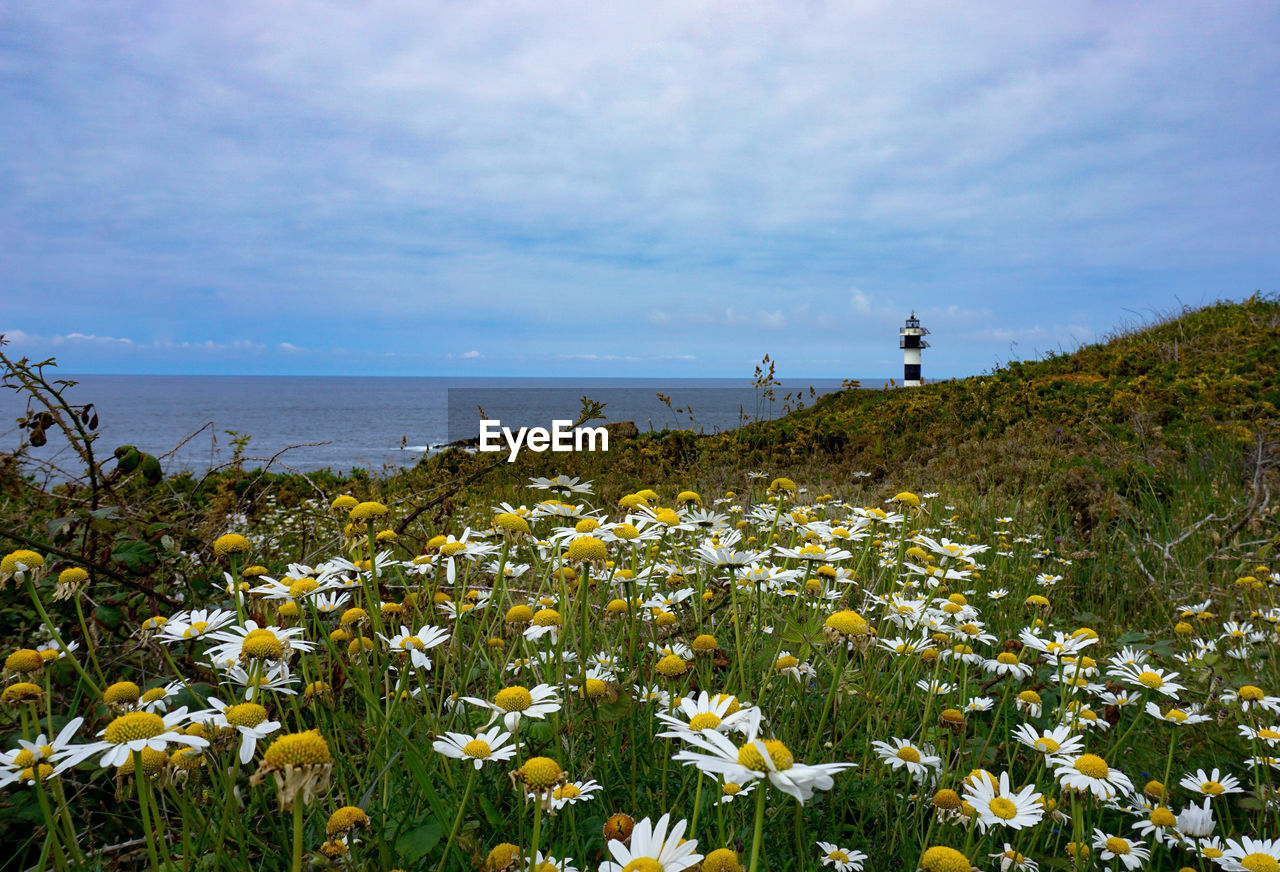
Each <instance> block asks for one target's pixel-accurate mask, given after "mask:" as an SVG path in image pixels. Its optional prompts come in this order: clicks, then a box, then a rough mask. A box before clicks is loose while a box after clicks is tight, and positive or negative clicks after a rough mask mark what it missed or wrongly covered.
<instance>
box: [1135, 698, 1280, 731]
mask: <svg viewBox="0 0 1280 872" xmlns="http://www.w3.org/2000/svg"><path fill="white" fill-rule="evenodd" d="M1146 711H1147V714H1149V715H1151V717H1153V718H1155V719H1156V720H1159V721H1164V722H1166V723H1170V724H1177V725H1178V726H1183V727H1186V726H1191V725H1192V724H1203V723H1205V722H1206V721H1211V720H1213V718H1211V717H1209V716H1208V715H1203V714H1201V713H1200V708H1199V706H1188V707H1187V708H1185V709H1181V708H1177V707H1173V708H1170V709H1169V710H1168V711H1166V712H1161V711H1160V706H1158V705H1156V704H1155V703H1154V702H1149V703H1147V708H1146ZM1278 735H1280V734H1278Z"/></svg>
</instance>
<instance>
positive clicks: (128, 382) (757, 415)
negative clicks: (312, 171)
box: [0, 374, 886, 480]
mask: <svg viewBox="0 0 1280 872" xmlns="http://www.w3.org/2000/svg"><path fill="white" fill-rule="evenodd" d="M59 377H60V378H67V379H71V380H73V381H75V382H76V384H75V385H74V386H73V387H71V388H70V389H69V390H68V391H67V394H66V397H67V399H68V401H70V402H71V403H73V404H87V403H92V404H93V411H94V412H96V414H97V417H98V429H97V432H98V434H99V438H98V440H97V441H96V443H95V448H96V450H97V452H98V454H99V456H107V455H109V454H110V453H111V452H112V451H113V450H114V449H115V447H116V446H119V445H133V446H136V447H137V448H138V449H140V450H142V451H146V452H149V453H151V454H154V455H156V456H157V457H160V458H161V460H162V464H163V467H164V469H165V472H166V473H168V474H172V473H176V472H181V471H189V472H193V473H197V474H200V473H203V472H205V471H207V470H209V469H210V468H213V467H217V466H219V465H222V464H225V463H228V462H229V461H231V460H232V458H233V455H234V452H235V451H236V450H237V443H239V450H241V452H242V457H243V462H244V464H245V466H246V467H247V468H254V467H262V466H267V465H268V464H269V468H270V469H272V470H274V471H281V472H284V471H299V472H311V471H315V470H320V469H331V470H333V471H334V472H345V471H349V470H352V469H356V468H360V469H364V470H368V471H370V472H374V473H378V474H385V473H391V472H394V471H395V470H397V469H400V468H403V467H408V466H412V465H414V464H415V463H417V462H418V460H420V459H421V458H422V456H423V455H424V454H429V453H432V452H435V451H439V450H441V449H442V448H443V447H444V446H446V445H447V444H449V443H451V442H454V441H456V440H465V439H468V438H474V437H476V436H477V435H478V433H479V422H480V420H481V414H482V413H483V415H484V417H485V418H486V419H489V420H499V421H501V422H502V426H505V427H511V428H512V430H513V431H514V430H516V429H517V428H518V427H521V426H527V427H534V426H540V427H544V428H547V429H550V428H551V427H552V426H553V424H552V422H553V421H555V420H567V421H576V420H577V418H578V416H579V413H580V412H581V410H582V403H583V398H586V399H588V400H590V401H593V402H595V403H602V404H603V410H602V415H603V418H602V419H599V420H595V421H592V422H591V426H600V425H602V424H608V423H615V422H623V421H631V422H633V423H634V424H635V425H636V427H637V429H639V430H640V431H648V430H663V429H668V428H679V429H690V430H694V431H697V432H702V433H717V432H723V431H726V430H730V429H733V428H735V427H739V426H742V425H743V424H744V423H749V422H751V421H756V420H764V419H769V418H777V417H780V416H781V415H783V414H784V413H785V411H786V410H787V409H788V408H791V409H794V408H795V407H796V406H797V405H798V404H800V403H803V404H805V405H808V404H811V403H812V402H813V401H814V399H815V398H816V397H818V396H821V395H823V394H826V393H829V392H831V391H835V390H839V389H840V387H841V384H842V383H841V381H840V380H836V379H811V380H806V379H797V380H783V381H782V382H781V384H780V385H777V386H775V387H773V389H772V392H773V399H772V401H770V400H769V399H768V397H766V396H765V395H764V392H763V391H761V390H760V389H757V388H755V387H753V386H752V385H751V383H750V382H749V381H747V380H744V379H657V378H655V379H643V378H641V379H634V378H633V379H608V378H595V379H581V378H416V377H380V376H368V377H359V376H351V377H345V376H204V375H201V376H192V375H80V376H76V375H61V374H60V375H59ZM860 383H861V386H862V387H863V388H864V389H880V388H883V387H884V386H885V385H886V382H885V381H884V380H882V379H869V380H868V379H864V380H861V382H860ZM26 407H27V404H26V398H25V397H24V396H22V395H20V394H17V393H15V392H12V391H8V390H4V391H0V451H5V452H10V451H13V450H14V449H15V448H17V447H18V445H19V444H21V441H22V437H23V433H22V431H21V430H19V428H18V427H17V426H16V425H15V424H14V422H15V420H16V419H17V418H19V417H21V416H22V415H23V414H24V411H25V410H26ZM30 455H31V456H32V457H33V458H36V459H39V460H42V461H47V462H48V463H49V464H50V465H51V468H50V469H49V470H48V471H47V472H46V475H47V476H48V477H49V478H50V479H51V480H57V479H62V478H65V477H66V476H67V475H69V474H75V473H78V471H79V469H78V465H77V459H76V457H75V454H74V452H72V450H71V448H70V446H69V445H68V444H67V443H66V441H65V440H63V439H61V438H59V437H57V435H56V434H54V433H52V432H51V433H50V437H49V441H48V444H47V445H45V446H43V447H40V448H31V449H30ZM59 470H61V472H59Z"/></svg>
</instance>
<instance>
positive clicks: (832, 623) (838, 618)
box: [825, 609, 871, 636]
mask: <svg viewBox="0 0 1280 872" xmlns="http://www.w3.org/2000/svg"><path fill="white" fill-rule="evenodd" d="M825 626H827V627H830V628H831V629H833V630H835V631H836V632H837V633H839V634H840V635H842V636H865V635H866V634H867V633H869V632H870V631H871V625H870V624H868V623H867V622H866V620H865V619H864V618H863V617H862V615H860V614H858V613H857V612H855V611H852V610H849V609H846V610H844V611H841V612H836V613H835V614H833V615H831V616H830V617H829V618H827V620H826V623H825Z"/></svg>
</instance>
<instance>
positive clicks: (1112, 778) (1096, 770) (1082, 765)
mask: <svg viewBox="0 0 1280 872" xmlns="http://www.w3.org/2000/svg"><path fill="white" fill-rule="evenodd" d="M1056 766H1057V768H1056V769H1054V775H1055V777H1057V779H1058V782H1059V783H1060V784H1061V785H1062V786H1063V787H1069V788H1071V789H1072V790H1078V791H1080V792H1081V793H1085V792H1088V793H1092V794H1093V795H1094V796H1096V797H1098V798H1099V799H1111V798H1113V797H1115V796H1118V795H1119V794H1121V793H1132V792H1133V782H1132V781H1130V780H1129V776H1127V775H1125V774H1124V773H1123V772H1121V771H1120V770H1119V769H1114V768H1112V767H1111V766H1108V765H1107V761H1106V760H1103V759H1102V758H1101V757H1099V756H1098V755H1096V754H1080V755H1078V756H1075V757H1066V756H1064V757H1060V758H1057V760H1056Z"/></svg>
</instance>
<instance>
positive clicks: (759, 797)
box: [747, 784, 765, 872]
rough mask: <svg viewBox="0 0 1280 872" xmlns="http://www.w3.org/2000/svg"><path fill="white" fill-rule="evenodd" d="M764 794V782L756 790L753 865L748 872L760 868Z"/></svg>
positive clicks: (752, 836) (752, 840) (752, 847)
mask: <svg viewBox="0 0 1280 872" xmlns="http://www.w3.org/2000/svg"><path fill="white" fill-rule="evenodd" d="M764 795H765V787H764V785H763V784H762V785H760V789H759V790H757V791H756V822H755V828H754V830H753V832H752V834H751V865H750V866H749V867H748V870H747V872H756V870H757V868H759V862H760V843H761V841H762V838H761V834H762V833H763V832H764Z"/></svg>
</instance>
